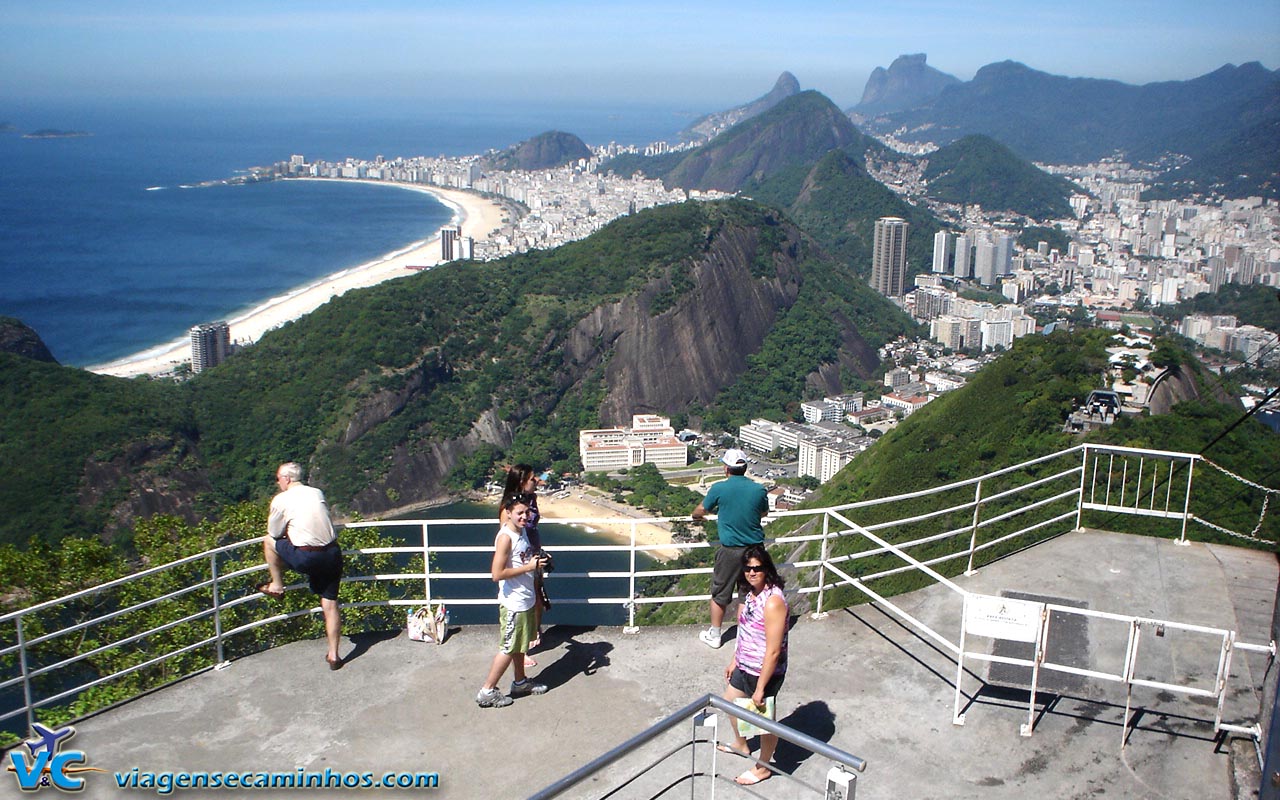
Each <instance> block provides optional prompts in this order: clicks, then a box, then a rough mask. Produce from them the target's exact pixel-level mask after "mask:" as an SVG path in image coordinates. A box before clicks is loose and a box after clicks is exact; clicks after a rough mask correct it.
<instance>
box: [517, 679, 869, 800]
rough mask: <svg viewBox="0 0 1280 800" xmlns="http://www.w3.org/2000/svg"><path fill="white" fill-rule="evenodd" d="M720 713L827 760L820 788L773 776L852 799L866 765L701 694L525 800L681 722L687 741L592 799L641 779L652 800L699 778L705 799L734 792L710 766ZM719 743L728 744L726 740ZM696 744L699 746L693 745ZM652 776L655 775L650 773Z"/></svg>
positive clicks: (537, 798) (549, 792)
mask: <svg viewBox="0 0 1280 800" xmlns="http://www.w3.org/2000/svg"><path fill="white" fill-rule="evenodd" d="M721 713H722V714H724V715H725V716H726V717H727V718H728V722H729V725H730V726H733V725H734V724H735V722H736V721H737V720H743V721H745V722H748V723H750V724H752V725H754V726H756V727H757V728H760V729H762V730H766V731H768V732H769V733H772V734H774V735H776V736H777V737H778V738H779V739H784V740H786V741H788V742H791V743H792V744H794V745H796V746H797V747H800V748H803V749H805V750H807V751H809V752H811V753H813V754H815V755H818V756H821V757H822V758H825V759H827V760H828V761H829V762H832V764H833V766H832V767H831V769H830V770H829V771H828V772H827V775H826V783H825V784H824V785H822V786H814V785H811V784H808V783H805V782H804V781H803V780H801V779H799V778H797V777H795V776H794V775H790V774H788V773H786V772H781V771H778V772H776V773H775V774H776V775H778V776H779V777H780V778H782V779H785V780H787V781H789V782H790V784H791V785H792V786H794V787H795V788H797V789H799V790H801V791H806V792H808V793H811V794H813V795H815V796H817V797H825V798H828V800H831V799H832V798H840V799H841V800H854V796H855V790H856V789H857V774H858V773H860V772H863V771H864V770H866V768H867V762H866V761H864V760H863V759H861V758H859V757H857V756H855V755H853V754H852V753H847V752H845V751H843V750H841V749H839V748H836V747H832V746H831V745H830V744H827V743H826V742H824V741H822V740H820V739H815V738H813V737H812V736H809V735H808V734H806V733H803V732H801V731H798V730H796V729H795V728H792V727H791V726H789V725H784V724H783V723H781V722H778V721H776V720H772V719H768V718H766V717H762V716H760V715H759V714H756V713H755V712H753V711H747V710H746V709H744V708H742V707H740V706H737V705H734V704H733V703H732V702H730V701H728V700H725V699H724V698H723V697H718V696H716V695H713V694H706V695H703V696H702V697H700V698H698V699H697V700H694V701H693V702H692V703H689V704H688V705H686V706H685V707H684V708H682V709H680V710H678V711H676V712H674V713H672V714H670V715H668V716H667V717H666V718H664V719H661V720H659V721H657V722H655V723H654V724H652V725H650V726H649V727H648V728H646V729H645V730H643V731H641V732H640V733H638V734H636V735H635V736H633V737H631V738H630V739H628V740H627V741H625V742H623V743H622V744H620V745H618V746H617V747H614V748H613V749H611V750H609V751H607V752H605V753H604V754H602V755H601V756H599V757H598V758H596V759H594V760H592V761H591V762H589V763H587V764H584V765H583V766H581V767H579V768H578V769H576V770H574V771H573V772H571V773H569V774H568V775H565V776H564V777H562V778H560V779H559V780H557V781H556V782H555V783H553V784H551V785H550V786H547V787H545V788H543V789H541V790H539V791H537V792H535V793H533V794H532V795H530V796H529V800H551V798H553V797H559V796H560V795H562V794H564V793H565V792H566V791H568V790H570V789H572V788H573V787H574V786H577V785H578V784H580V783H582V782H583V781H585V780H587V779H588V778H596V777H598V776H599V773H600V771H601V770H604V769H606V768H608V767H610V766H612V765H614V764H617V763H619V762H622V761H624V760H625V759H627V758H628V757H629V756H633V755H635V754H636V753H637V752H638V751H639V750H640V748H642V747H643V746H644V745H646V744H648V743H650V742H654V741H655V740H657V739H658V738H659V737H661V736H662V735H663V734H665V733H667V732H668V731H671V730H673V729H675V728H677V727H679V726H680V725H681V724H682V723H686V722H692V723H693V729H692V732H691V733H690V735H689V736H688V738H687V739H683V740H681V741H678V742H677V743H676V744H675V746H672V747H667V748H666V749H664V750H662V751H660V752H659V753H658V755H657V756H656V757H654V758H651V759H650V760H649V761H648V763H646V764H643V765H642V766H641V767H639V768H638V769H635V770H634V771H633V773H632V774H630V775H628V776H626V777H624V778H620V779H616V780H613V781H611V782H612V783H614V784H616V785H615V786H613V787H612V788H610V789H604V788H603V787H601V788H599V789H595V790H593V793H594V794H595V796H596V797H600V798H609V797H613V796H614V795H615V794H617V793H618V792H619V791H621V790H622V789H626V788H631V787H634V786H636V785H637V784H638V783H639V782H640V781H641V780H642V779H644V778H646V777H650V779H651V781H652V782H653V783H656V784H657V785H658V786H660V787H661V790H660V791H658V792H656V793H651V794H650V796H653V797H657V796H659V795H661V794H665V793H666V792H667V791H669V790H670V789H673V788H675V787H676V786H678V785H679V784H681V783H685V782H688V783H689V794H690V796H691V797H693V796H696V795H695V790H696V789H697V788H698V787H697V783H696V782H697V779H699V778H706V779H707V780H706V781H705V782H704V785H705V788H706V789H707V796H708V797H711V798H714V797H715V790H716V781H717V780H719V781H721V782H723V783H726V784H728V785H729V786H730V787H732V788H739V787H737V786H735V785H734V784H733V783H732V779H731V778H730V777H729V776H728V775H723V774H721V773H720V772H719V770H718V769H717V767H716V760H717V759H716V754H717V752H718V749H717V746H718V745H719V743H720V741H721V740H720V738H719V725H718V721H719V720H718V714H721ZM724 741H726V742H728V741H729V739H726V740H724ZM699 745H703V746H704V747H699ZM685 750H688V751H689V762H688V764H689V765H688V767H687V768H685V767H681V766H677V765H675V764H674V763H673V759H674V758H675V757H677V756H680V755H681V753H682V752H683V751H685ZM700 750H705V751H706V753H707V759H706V763H707V766H706V767H705V768H704V767H703V766H702V765H701V764H700V763H699V760H698V753H699V751H700ZM756 763H757V764H760V765H761V766H764V767H769V766H770V765H769V764H765V763H763V762H760V761H756ZM664 767H665V768H666V769H665V771H663V768H664ZM775 769H776V766H775ZM655 773H657V774H656V775H655ZM771 794H772V793H771ZM641 796H643V793H641Z"/></svg>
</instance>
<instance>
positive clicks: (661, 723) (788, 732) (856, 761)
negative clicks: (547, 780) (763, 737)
mask: <svg viewBox="0 0 1280 800" xmlns="http://www.w3.org/2000/svg"><path fill="white" fill-rule="evenodd" d="M706 708H714V709H716V710H717V711H723V712H724V713H725V714H728V715H729V716H731V717H733V718H734V719H740V720H744V721H746V722H749V723H751V724H752V725H755V726H756V727H757V728H760V729H762V730H766V731H768V732H769V733H772V734H774V735H776V736H777V737H778V738H779V739H785V740H786V741H788V742H791V743H792V744H794V745H797V746H799V747H803V748H804V749H806V750H808V751H809V752H811V753H813V754H815V755H819V756H822V757H823V758H826V759H828V760H830V761H834V762H836V763H837V764H840V765H842V766H844V767H848V768H849V769H851V770H854V771H856V772H863V771H865V770H866V768H867V762H866V761H865V760H864V759H861V758H859V757H858V756H855V755H853V754H852V753H846V752H845V751H844V750H841V749H840V748H838V747H832V746H831V745H830V744H828V743H826V742H824V741H822V740H821V739H815V738H813V737H812V736H810V735H808V734H807V733H803V732H801V731H798V730H796V729H795V728H792V727H790V726H788V725H783V724H782V723H781V722H777V721H775V720H771V719H769V718H768V717H762V716H760V715H759V714H757V713H755V712H753V711H748V710H747V709H745V708H742V707H740V706H737V705H735V704H733V703H731V702H730V701H728V700H725V699H724V698H723V697H720V696H719V695H714V694H704V695H703V696H702V697H699V698H698V699H697V700H694V701H693V702H692V703H689V704H688V705H686V706H684V707H683V708H681V709H679V710H678V711H675V712H673V713H671V714H669V715H667V716H666V717H665V718H663V719H661V720H658V721H657V722H655V723H654V724H652V725H650V726H649V727H648V728H645V729H644V730H643V731H641V732H640V733H638V734H636V735H635V736H632V737H631V738H630V739H628V740H626V741H625V742H623V743H622V744H620V745H618V746H616V747H614V748H612V749H611V750H609V751H607V752H605V753H604V754H603V755H600V756H598V757H596V758H594V759H592V760H591V761H590V762H588V763H586V764H584V765H583V766H581V767H579V768H578V769H576V770H574V771H573V772H570V773H569V774H568V775H565V776H564V777H563V778H560V779H559V780H557V781H556V782H555V783H552V784H551V785H549V786H547V787H545V788H543V789H541V790H539V791H537V792H534V793H533V794H531V795H529V798H528V800H549V799H550V798H552V797H556V796H558V795H559V794H561V793H562V792H564V791H565V790H567V789H571V788H573V787H574V786H576V785H577V784H579V783H581V782H582V781H584V780H586V779H587V778H589V777H591V776H592V775H594V774H595V773H597V772H599V771H600V770H601V769H604V768H605V767H607V766H609V765H610V764H613V763H615V762H616V761H618V760H619V759H621V758H623V757H625V756H627V755H628V754H629V753H631V752H633V751H634V750H636V749H637V748H639V747H642V746H643V745H645V744H647V743H649V742H651V741H653V740H654V739H656V738H657V737H659V736H661V735H662V734H664V733H666V732H667V731H669V730H671V729H672V728H674V727H676V726H677V725H679V724H681V723H683V722H685V721H686V720H688V719H690V718H692V717H693V716H694V715H695V714H697V713H698V712H699V711H702V710H704V709H706Z"/></svg>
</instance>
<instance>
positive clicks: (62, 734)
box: [8, 723, 98, 792]
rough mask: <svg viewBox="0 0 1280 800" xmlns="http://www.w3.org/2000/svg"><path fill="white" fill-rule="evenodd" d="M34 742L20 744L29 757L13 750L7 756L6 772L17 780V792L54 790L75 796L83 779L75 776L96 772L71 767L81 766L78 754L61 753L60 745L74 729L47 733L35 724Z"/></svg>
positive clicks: (83, 757) (79, 754) (74, 752)
mask: <svg viewBox="0 0 1280 800" xmlns="http://www.w3.org/2000/svg"><path fill="white" fill-rule="evenodd" d="M32 727H33V728H34V729H35V732H36V737H37V738H35V739H28V740H26V742H24V744H25V745H26V746H27V750H29V751H30V755H28V754H27V753H24V752H22V750H21V748H17V747H15V748H14V749H13V750H11V751H10V752H9V766H8V770H9V771H10V772H12V773H14V774H15V775H16V776H17V778H18V788H20V789H22V791H24V792H34V791H36V790H37V789H41V788H43V787H45V786H50V785H52V786H55V787H57V788H58V789H61V790H62V791H64V792H78V791H80V790H81V789H83V788H84V778H77V777H74V774H75V773H77V772H87V771H91V770H92V771H95V772H96V771H98V770H94V768H93V767H85V766H75V765H83V764H84V763H85V755H84V752H83V751H80V750H66V751H63V750H62V742H63V740H64V739H68V738H70V737H71V736H73V735H74V734H75V732H76V729H75V728H73V727H71V726H70V725H68V726H67V727H65V728H60V729H58V730H56V731H51V730H49V729H48V728H46V727H44V726H43V725H41V724H39V723H35V724H34V725H33V726H32Z"/></svg>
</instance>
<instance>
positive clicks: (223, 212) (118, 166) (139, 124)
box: [0, 102, 687, 366]
mask: <svg viewBox="0 0 1280 800" xmlns="http://www.w3.org/2000/svg"><path fill="white" fill-rule="evenodd" d="M3 113H4V115H5V116H4V118H3V119H0V122H6V121H7V122H8V123H10V124H11V125H13V126H14V127H15V128H16V129H17V131H16V132H8V133H3V132H0V315H4V316H10V317H17V318H18V319H21V320H22V321H23V322H25V323H27V324H28V325H30V326H31V327H33V328H34V329H35V330H36V331H37V333H39V334H40V336H41V338H42V339H44V341H45V343H46V344H47V345H48V346H49V348H50V350H52V352H53V354H54V356H55V357H56V358H57V359H58V360H59V361H61V362H62V363H64V364H68V365H73V366H89V365H93V364H99V363H104V362H107V361H111V360H114V359H118V358H123V357H126V356H129V355H132V354H134V353H138V352H141V351H143V350H146V349H148V348H150V347H154V346H157V345H160V344H163V343H166V342H170V341H173V340H175V339H179V338H182V337H183V336H184V335H185V334H186V331H187V330H188V329H189V328H190V327H191V326H192V325H195V324H199V323H202V322H210V321H213V320H216V319H225V318H229V317H232V316H234V315H235V314H236V313H237V312H239V311H244V310H247V309H248V308H251V307H253V306H256V305H258V304H260V303H262V302H264V301H266V300H268V299H270V298H272V297H274V296H276V295H279V294H281V293H283V292H285V291H288V290H290V289H293V288H296V287H299V286H303V285H306V284H308V283H311V282H313V281H315V280H317V279H319V278H321V277H323V276H325V275H329V274H332V273H334V272H338V271H341V270H344V269H349V268H351V267H354V266H357V265H359V264H363V263H366V262H368V261H371V260H374V259H376V258H379V257H381V256H383V255H385V254H388V253H391V252H394V251H397V250H400V249H403V248H404V247H406V246H409V245H411V244H413V243H415V242H420V241H422V240H425V239H428V238H430V237H431V236H432V235H434V234H435V232H436V231H437V230H439V228H440V227H441V226H443V225H445V224H447V223H448V221H449V219H450V216H451V212H450V211H449V210H448V209H447V208H446V207H445V206H443V205H441V204H440V203H438V202H437V201H435V200H434V199H433V198H431V197H430V196H428V195H424V194H421V193H416V192H410V191H405V190H400V189H395V188H393V187H386V186H368V185H362V184H355V183H351V184H334V183H319V182H316V183H308V182H297V183H294V182H276V183H266V184H253V185H245V186H211V187H197V188H187V189H184V188H180V187H181V186H183V185H193V184H198V183H200V182H202V181H210V180H218V179H222V178H228V177H231V176H233V175H235V174H236V173H237V172H238V171H240V170H243V169H246V168H248V167H251V166H258V165H265V164H270V163H272V162H275V161H281V160H287V159H288V157H289V156H290V155H292V154H295V153H298V154H302V155H304V156H306V157H307V158H308V159H309V160H311V159H316V158H323V159H327V160H339V159H342V158H346V157H348V156H353V157H358V158H372V157H374V156H376V155H384V156H387V157H388V158H393V157H397V156H416V155H464V154H468V153H478V152H484V151H486V150H489V149H494V148H503V147H507V146H509V145H512V144H515V143H516V142H519V141H522V140H524V139H527V138H529V137H531V136H534V135H536V134H538V133H541V132H543V131H546V130H551V129H558V130H565V131H569V132H572V133H575V134H577V135H578V136H580V137H582V138H583V139H584V140H585V141H586V142H587V143H588V144H603V143H607V142H608V141H618V142H622V143H636V144H643V143H646V142H650V141H655V140H658V139H663V138H667V137H669V136H671V135H672V134H673V133H674V132H675V131H676V130H678V129H679V128H681V127H682V126H683V125H684V124H685V123H686V122H687V115H684V114H682V113H680V112H678V111H672V110H668V109H654V108H626V109H614V108H603V107H602V108H582V107H566V108H554V107H550V108H549V107H545V106H530V107H527V108H520V107H503V108H498V109H467V110H465V112H459V111H458V110H456V109H398V110H395V111H394V112H392V111H387V110H385V109H382V108H378V107H373V106H370V107H365V108H356V107H352V106H350V105H344V104H335V106H334V107H325V108H319V107H287V108H282V107H278V106H275V105H273V106H253V105H250V104H244V103H240V104H235V103H225V104H222V105H219V106H216V107H211V106H208V105H192V104H186V105H184V104H182V103H174V102H165V103H155V104H151V105H144V106H139V105H136V104H135V105H131V106H118V105H109V104H105V103H103V104H99V105H96V106H88V107H86V106H83V105H75V106H71V105H55V104H44V105H33V104H29V103H28V104H7V105H6V106H5V111H4V112H3ZM39 128H56V129H60V130H83V131H88V132H90V133H92V134H93V135H92V136H86V137H77V138H59V139H24V138H22V137H21V135H20V133H21V132H23V131H31V130H36V129H39Z"/></svg>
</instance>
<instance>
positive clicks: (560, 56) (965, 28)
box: [0, 0, 1280, 117]
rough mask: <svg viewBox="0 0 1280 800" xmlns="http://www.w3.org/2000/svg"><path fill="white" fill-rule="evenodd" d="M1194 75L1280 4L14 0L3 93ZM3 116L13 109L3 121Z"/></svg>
mask: <svg viewBox="0 0 1280 800" xmlns="http://www.w3.org/2000/svg"><path fill="white" fill-rule="evenodd" d="M919 52H923V53H927V54H928V57H929V64H930V65H932V66H934V67H936V68H938V69H940V70H943V71H944V72H949V73H951V74H953V75H955V76H957V77H959V78H961V79H964V80H967V79H969V78H971V77H972V76H973V73H974V72H975V71H976V70H977V69H978V68H979V67H981V66H982V65H984V64H988V63H992V62H995V61H1002V60H1005V59H1013V60H1015V61H1021V62H1023V63H1025V64H1027V65H1028V66H1031V67H1033V68H1036V69H1040V70H1044V71H1046V72H1051V73H1054V74H1059V75H1071V76H1083V77H1093V78H1112V79H1116V80H1121V81H1125V82H1127V83H1147V82H1150V81H1157V80H1181V79H1186V78H1192V77H1195V76H1197V75H1202V74H1204V73H1206V72H1209V71H1211V70H1213V69H1216V68H1217V67H1219V66H1221V65H1223V64H1225V63H1235V64H1239V63H1243V62H1246V61H1261V62H1262V63H1263V64H1264V65H1265V66H1266V67H1268V68H1270V69H1275V68H1277V67H1280V2H1277V0H1216V1H1215V2H1206V1H1205V0H1159V1H1157V0H1079V1H1078V2H1071V3H1042V2H1036V0H971V1H970V2H956V0H898V1H897V2H875V3H870V2H806V1H805V0H791V1H790V2H777V3H766V2H752V1H751V0H734V2H722V1H721V0H711V1H710V2H699V1H698V0H685V1H684V2H668V1H667V0H653V1H652V2H609V0H592V1H591V2H576V1H569V0H555V1H553V2H536V1H535V2H529V1H528V0H526V1H525V2H487V1H486V0H471V2H467V3H460V2H456V3H439V2H431V1H430V0H420V1H419V2H408V0H362V2H359V3H354V2H352V3H338V2H317V1H316V0H306V1H303V0H297V1H295V2H289V1H287V0H283V1H277V2H270V1H269V2H242V1H241V0H231V1H230V2H222V0H218V1H217V2H212V3H199V4H197V3H194V2H190V3H181V2H160V1H159V0H93V1H92V2H85V1H82V0H39V2H37V1H36V0H0V101H3V100H4V99H6V98H8V99H11V100H12V99H18V98H26V99H31V98H42V97H43V98H71V99H74V98H81V97H93V98H97V99H106V100H111V99H122V100H124V99H146V98H164V97H172V96H187V97H195V98H237V99H265V100H270V99H276V98H296V99H300V100H303V101H341V100H344V99H347V100H350V99H354V98H360V99H363V100H374V101H377V100H383V99H401V100H405V101H415V102H431V101H445V102H455V101H465V100H474V101H477V102H492V101H499V102H501V101H530V100H532V101H546V102H565V101H579V100H582V101H590V100H604V101H609V102H636V103H659V104H663V105H670V104H671V103H672V102H675V103H686V104H688V105H689V106H691V107H694V108H697V109H701V110H715V109H719V108H722V107H726V106H728V105H732V104H736V103H739V102H743V101H745V100H749V99H752V98H754V97H756V96H758V95H760V94H763V93H764V92H765V91H766V90H767V89H768V88H769V87H770V86H771V85H772V84H773V81H774V80H775V79H776V78H777V76H778V75H779V73H781V72H782V71H783V70H790V71H791V72H792V73H794V74H795V75H796V77H797V78H798V79H799V80H800V84H801V86H802V87H804V88H806V89H810V88H812V89H818V90H819V91H822V92H824V93H825V94H827V95H828V96H829V97H831V98H832V99H833V100H835V101H836V103H837V104H839V105H841V106H842V107H848V106H851V105H853V104H855V103H857V101H858V100H859V99H860V97H861V94H862V89H863V86H864V84H865V82H866V79H867V76H868V75H869V74H870V72H871V70H872V69H874V68H875V67H876V66H888V65H889V64H890V62H892V61H893V59H894V58H895V57H896V56H898V55H900V54H903V53H919ZM0 117H3V113H0Z"/></svg>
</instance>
